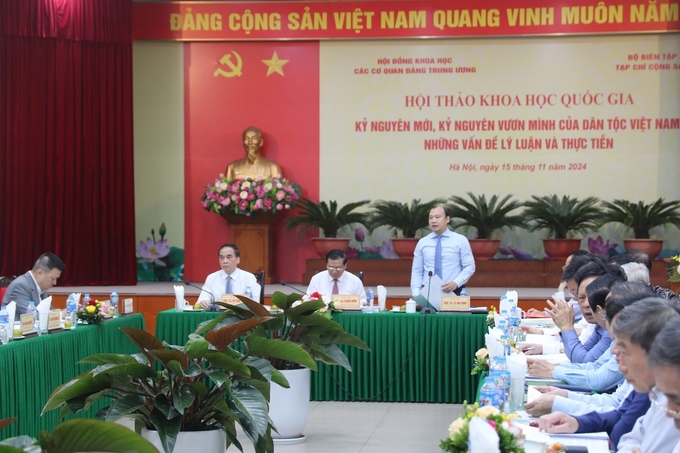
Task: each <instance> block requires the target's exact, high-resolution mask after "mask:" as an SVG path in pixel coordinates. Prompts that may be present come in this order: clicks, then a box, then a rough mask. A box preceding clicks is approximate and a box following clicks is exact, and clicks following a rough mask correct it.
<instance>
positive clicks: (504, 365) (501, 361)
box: [496, 357, 510, 391]
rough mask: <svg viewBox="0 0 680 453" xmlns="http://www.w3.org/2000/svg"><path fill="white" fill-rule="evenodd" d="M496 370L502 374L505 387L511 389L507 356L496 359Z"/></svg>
mask: <svg viewBox="0 0 680 453" xmlns="http://www.w3.org/2000/svg"><path fill="white" fill-rule="evenodd" d="M496 371H497V372H498V373H499V374H500V377H501V379H502V380H503V388H504V389H505V390H507V391H509V390H510V372H509V371H508V362H507V359H506V358H505V357H499V358H498V360H497V361H496Z"/></svg>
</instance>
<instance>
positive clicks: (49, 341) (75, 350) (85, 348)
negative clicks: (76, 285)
mask: <svg viewBox="0 0 680 453" xmlns="http://www.w3.org/2000/svg"><path fill="white" fill-rule="evenodd" d="M121 327H137V328H139V329H144V318H143V317H142V315H140V314H135V315H130V316H125V317H121V318H117V319H112V320H109V321H106V322H104V323H103V324H100V325H95V326H87V325H84V326H81V325H79V326H78V327H77V328H76V329H75V330H67V331H64V332H59V333H55V334H50V335H43V336H39V337H33V338H28V339H25V340H15V341H11V342H10V343H7V344H5V345H2V346H0V419H4V418H11V417H16V418H17V419H16V420H15V421H14V423H12V424H11V425H9V426H7V427H6V428H4V429H3V430H2V431H0V439H6V438H8V437H14V436H17V435H20V434H25V435H28V436H31V437H37V436H38V433H39V432H40V431H41V430H48V431H52V430H53V429H54V427H55V426H56V425H57V416H58V414H59V410H54V411H51V412H48V413H46V414H45V415H43V416H42V417H41V416H40V412H41V411H42V409H43V407H44V406H45V403H46V402H47V399H48V398H49V396H50V394H51V393H52V391H53V390H54V389H56V388H57V387H58V386H59V385H61V384H64V383H66V382H68V381H69V380H71V379H73V378H74V377H75V376H77V375H79V374H81V373H83V372H85V371H87V370H88V369H90V368H91V365H79V364H78V363H77V362H78V361H79V360H80V359H82V358H85V357H88V356H90V355H92V354H97V353H103V352H113V353H134V352H138V350H137V348H136V347H135V346H134V344H132V342H130V341H129V340H128V338H127V337H126V336H125V334H123V332H121V331H120V328H121ZM101 407H104V404H103V403H102V404H99V405H98V406H97V408H94V407H93V408H92V409H91V410H90V411H88V412H87V413H86V414H83V416H90V417H91V416H93V414H94V413H95V411H96V410H98V409H99V408H101Z"/></svg>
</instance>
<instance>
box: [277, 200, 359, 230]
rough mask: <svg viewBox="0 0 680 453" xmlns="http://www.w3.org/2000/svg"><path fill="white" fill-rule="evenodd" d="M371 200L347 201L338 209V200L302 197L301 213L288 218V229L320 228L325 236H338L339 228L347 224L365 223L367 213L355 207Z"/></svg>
mask: <svg viewBox="0 0 680 453" xmlns="http://www.w3.org/2000/svg"><path fill="white" fill-rule="evenodd" d="M368 203H370V200H362V201H356V202H354V203H347V204H346V205H344V206H343V207H341V208H340V209H338V202H337V201H330V202H328V203H326V202H325V201H320V202H318V203H315V202H313V201H311V200H308V199H306V198H301V199H300V200H298V202H297V208H299V213H298V214H297V215H296V216H294V217H290V218H288V224H287V225H286V231H290V230H292V229H294V228H301V231H302V232H304V231H306V230H307V228H319V229H320V230H321V231H322V232H323V235H324V237H327V238H334V237H337V236H338V230H339V229H340V228H342V227H343V226H345V225H349V224H352V223H361V224H362V225H365V220H366V214H363V213H359V212H353V211H354V210H355V209H357V208H359V207H361V206H365V205H367V204H368Z"/></svg>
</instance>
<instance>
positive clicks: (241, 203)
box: [238, 200, 248, 211]
mask: <svg viewBox="0 0 680 453" xmlns="http://www.w3.org/2000/svg"><path fill="white" fill-rule="evenodd" d="M238 208H239V209H240V210H241V211H245V210H246V209H248V202H247V201H246V200H241V201H239V203H238Z"/></svg>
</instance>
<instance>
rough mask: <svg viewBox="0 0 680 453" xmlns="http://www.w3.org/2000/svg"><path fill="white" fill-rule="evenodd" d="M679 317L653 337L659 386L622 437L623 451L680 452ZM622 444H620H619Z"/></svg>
mask: <svg viewBox="0 0 680 453" xmlns="http://www.w3.org/2000/svg"><path fill="white" fill-rule="evenodd" d="M678 343H680V318H678V317H675V318H673V319H670V320H669V321H668V322H667V323H666V325H665V326H664V327H663V329H661V332H659V334H658V335H657V336H656V338H655V339H654V344H652V349H651V350H650V351H649V366H650V367H651V369H652V371H653V373H654V381H655V384H656V387H655V388H654V389H653V390H652V391H651V392H650V393H649V399H651V400H652V406H651V407H650V408H649V412H648V413H647V415H645V416H644V417H642V418H641V419H640V420H638V423H637V424H636V425H635V427H634V428H633V431H631V432H630V433H629V434H627V435H626V436H624V437H622V438H621V443H622V444H623V447H624V448H622V449H621V450H620V451H624V452H629V451H630V452H633V453H640V452H642V453H647V452H654V453H657V452H658V453H665V452H666V451H671V449H670V447H671V446H673V444H674V443H675V448H674V449H673V450H672V451H673V453H680V442H679V441H678V439H680V431H679V430H680V348H678ZM620 445H621V444H620Z"/></svg>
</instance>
